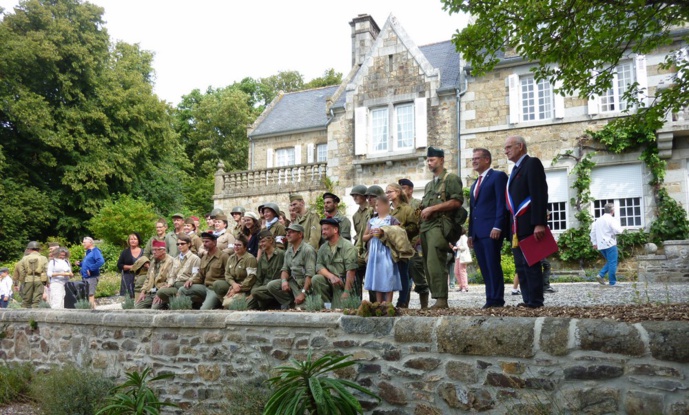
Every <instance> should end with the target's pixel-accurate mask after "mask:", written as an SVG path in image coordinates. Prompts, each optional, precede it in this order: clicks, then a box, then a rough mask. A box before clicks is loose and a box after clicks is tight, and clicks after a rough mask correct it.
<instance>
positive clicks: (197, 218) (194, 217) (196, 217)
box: [189, 216, 199, 220]
mask: <svg viewBox="0 0 689 415" xmlns="http://www.w3.org/2000/svg"><path fill="white" fill-rule="evenodd" d="M189 219H191V220H199V217H198V216H190V217H189Z"/></svg>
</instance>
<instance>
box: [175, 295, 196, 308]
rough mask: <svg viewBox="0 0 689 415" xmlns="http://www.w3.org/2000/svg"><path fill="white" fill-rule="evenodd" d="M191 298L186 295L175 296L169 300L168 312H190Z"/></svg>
mask: <svg viewBox="0 0 689 415" xmlns="http://www.w3.org/2000/svg"><path fill="white" fill-rule="evenodd" d="M191 309H192V302H191V297H188V296H186V295H181V296H175V297H172V298H171V299H170V310H191Z"/></svg>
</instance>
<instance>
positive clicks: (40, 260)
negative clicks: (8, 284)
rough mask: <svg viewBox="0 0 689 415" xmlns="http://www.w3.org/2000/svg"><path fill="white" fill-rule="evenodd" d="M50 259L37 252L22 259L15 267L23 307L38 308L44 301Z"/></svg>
mask: <svg viewBox="0 0 689 415" xmlns="http://www.w3.org/2000/svg"><path fill="white" fill-rule="evenodd" d="M47 271H48V258H46V257H44V256H43V255H41V254H39V253H38V252H36V251H31V253H30V254H29V255H27V256H25V257H24V258H22V259H20V260H19V262H17V265H15V273H17V277H18V278H17V279H16V280H15V282H14V284H18V283H19V284H21V296H22V307H25V308H32V307H33V308H37V307H38V304H39V303H40V302H41V300H42V299H43V286H44V285H45V284H47V283H48V274H46V272H47Z"/></svg>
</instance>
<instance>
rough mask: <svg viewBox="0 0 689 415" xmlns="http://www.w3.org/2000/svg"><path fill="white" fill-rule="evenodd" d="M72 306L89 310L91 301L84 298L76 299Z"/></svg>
mask: <svg viewBox="0 0 689 415" xmlns="http://www.w3.org/2000/svg"><path fill="white" fill-rule="evenodd" d="M74 308H76V309H77V310H89V309H90V308H91V303H89V300H86V299H82V300H77V302H76V303H74Z"/></svg>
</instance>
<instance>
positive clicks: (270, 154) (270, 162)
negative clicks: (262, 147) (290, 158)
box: [266, 148, 275, 169]
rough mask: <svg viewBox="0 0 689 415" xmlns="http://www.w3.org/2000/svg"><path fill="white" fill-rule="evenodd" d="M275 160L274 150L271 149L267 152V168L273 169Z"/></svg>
mask: <svg viewBox="0 0 689 415" xmlns="http://www.w3.org/2000/svg"><path fill="white" fill-rule="evenodd" d="M274 159H275V156H274V155H273V149H272V148H269V149H268V150H266V168H268V169H272V168H273V160H274Z"/></svg>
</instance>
